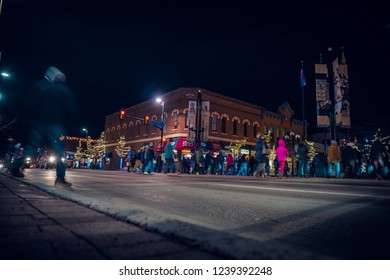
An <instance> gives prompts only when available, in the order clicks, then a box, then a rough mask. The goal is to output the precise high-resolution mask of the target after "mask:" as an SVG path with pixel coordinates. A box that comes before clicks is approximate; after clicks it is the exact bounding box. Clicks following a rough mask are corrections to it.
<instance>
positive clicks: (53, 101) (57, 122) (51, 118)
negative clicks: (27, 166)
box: [28, 67, 75, 187]
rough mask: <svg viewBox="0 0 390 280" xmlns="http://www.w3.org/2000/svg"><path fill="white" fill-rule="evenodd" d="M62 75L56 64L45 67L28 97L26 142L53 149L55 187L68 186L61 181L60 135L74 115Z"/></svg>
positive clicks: (64, 134)
mask: <svg viewBox="0 0 390 280" xmlns="http://www.w3.org/2000/svg"><path fill="white" fill-rule="evenodd" d="M65 82H66V76H65V75H64V73H62V72H61V71H60V70H59V69H57V68H56V67H49V68H48V69H47V71H46V73H45V76H44V79H42V80H40V81H39V82H37V83H36V89H35V91H34V92H33V96H31V100H30V103H29V104H28V105H29V106H30V109H31V112H30V119H29V120H30V121H31V124H32V129H31V133H30V144H31V145H32V147H33V148H34V149H38V148H41V149H44V148H45V147H48V146H49V147H50V148H52V149H54V150H55V151H56V154H57V165H56V180H55V185H56V186H63V187H70V186H71V184H70V183H68V182H67V181H66V180H65V168H66V164H65V162H63V161H62V160H61V159H62V158H66V157H65V147H64V138H63V137H62V136H66V135H67V134H66V133H67V131H69V129H70V128H71V120H72V119H73V118H74V115H75V102H74V97H73V92H72V91H71V90H70V89H69V88H68V87H67V86H66V85H65Z"/></svg>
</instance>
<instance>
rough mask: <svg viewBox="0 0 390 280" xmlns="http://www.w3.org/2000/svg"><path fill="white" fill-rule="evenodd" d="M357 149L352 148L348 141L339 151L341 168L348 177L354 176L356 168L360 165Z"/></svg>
mask: <svg viewBox="0 0 390 280" xmlns="http://www.w3.org/2000/svg"><path fill="white" fill-rule="evenodd" d="M358 153H359V152H358V151H357V150H356V149H354V148H353V143H352V142H348V143H347V145H346V147H345V148H344V149H343V150H342V151H341V161H342V163H343V170H344V172H345V176H346V177H348V178H355V177H356V174H357V168H358V166H359V165H360V159H359V155H358Z"/></svg>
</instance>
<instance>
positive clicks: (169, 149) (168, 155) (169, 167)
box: [164, 139, 176, 174]
mask: <svg viewBox="0 0 390 280" xmlns="http://www.w3.org/2000/svg"><path fill="white" fill-rule="evenodd" d="M173 144H174V142H173V139H169V141H168V144H167V145H166V146H165V151H164V152H165V169H164V174H167V173H168V172H171V173H175V172H176V167H175V161H174V158H173V156H174V154H173V146H172V145H173Z"/></svg>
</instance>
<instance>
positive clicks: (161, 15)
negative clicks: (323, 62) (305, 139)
mask: <svg viewBox="0 0 390 280" xmlns="http://www.w3.org/2000/svg"><path fill="white" fill-rule="evenodd" d="M230 2H231V1H223V2H222V1H204V2H203V1H178V2H175V3H174V2H169V1H124V0H123V1H115V0H112V1H96V0H95V1H89V0H50V1H48V0H42V1H33V0H3V8H2V13H1V15H0V32H1V33H0V51H1V52H2V60H1V62H0V70H2V71H4V70H6V71H8V72H10V73H11V74H12V78H11V79H7V80H5V79H1V80H0V83H1V84H0V87H1V88H2V91H3V95H4V98H3V99H2V101H1V102H2V103H1V106H2V107H3V110H5V112H6V114H7V116H8V117H9V118H12V117H13V116H16V115H18V116H19V124H18V125H17V126H16V127H15V128H17V131H15V132H13V131H10V132H5V133H2V137H4V135H5V134H12V133H15V134H16V133H19V134H24V133H27V128H26V127H24V125H23V118H24V115H23V111H24V106H26V104H25V102H23V100H25V97H26V95H27V94H29V92H30V91H31V88H32V87H33V85H34V83H35V82H36V81H38V80H40V79H42V77H43V74H44V72H45V70H46V69H47V68H48V67H49V66H56V67H58V68H59V69H61V70H62V71H63V72H64V73H65V74H66V75H67V78H68V85H69V87H70V88H71V89H72V90H73V92H74V93H75V95H76V99H77V107H78V111H77V112H78V113H77V116H76V119H77V121H76V122H75V123H74V131H73V132H71V133H72V134H73V135H75V136H83V135H84V134H83V132H82V131H81V129H82V128H83V127H87V128H88V129H89V133H90V134H91V135H92V136H93V137H98V136H99V134H100V132H101V131H102V130H103V129H104V117H105V116H106V115H108V114H112V113H114V112H117V111H118V110H119V109H120V108H121V107H129V106H131V105H133V104H137V103H139V102H141V101H143V100H146V99H148V98H152V97H153V96H155V94H156V92H168V91H171V90H174V89H176V88H179V87H201V88H205V89H208V90H211V91H215V92H218V93H221V94H224V95H227V96H230V97H236V98H239V99H241V100H244V101H247V102H251V103H254V104H257V105H260V106H264V107H265V108H266V109H268V110H271V111H275V112H276V111H277V108H278V106H279V105H281V104H282V103H283V102H285V101H288V102H290V104H291V105H292V107H293V109H294V110H295V112H296V117H297V118H300V117H301V116H302V98H301V87H300V83H299V72H300V68H301V60H303V61H304V72H305V76H306V81H307V86H306V87H305V95H306V98H305V105H306V108H305V114H306V117H307V119H308V120H309V122H310V124H311V126H312V127H315V126H316V121H315V114H316V112H315V80H314V64H315V63H319V57H320V53H322V54H324V56H325V55H326V53H327V49H328V47H332V48H333V50H334V55H338V54H340V51H341V47H342V46H343V47H344V50H345V55H346V58H347V63H348V65H349V81H350V103H351V114H352V125H353V124H354V122H356V121H360V120H363V119H366V118H368V117H369V118H371V116H373V117H374V116H385V115H386V114H387V115H389V113H388V111H389V109H388V107H389V106H388V102H384V99H385V98H386V99H388V96H389V95H390V92H389V86H388V80H389V77H390V75H389V74H390V71H389V65H390V56H389V51H390V28H389V24H390V19H389V15H390V13H389V10H388V9H387V7H386V5H385V2H386V1H381V2H382V4H376V5H375V6H374V5H373V4H372V3H374V2H372V1H371V2H369V4H370V5H372V6H368V5H367V4H366V5H360V4H356V3H355V2H353V4H348V3H347V2H348V1H337V2H336V1H334V2H333V1H311V3H303V2H297V1H289V2H292V4H287V5H286V4H282V2H279V1H272V2H275V4H263V3H262V2H263V1H234V2H233V3H234V4H232V3H230ZM256 2H258V3H256ZM314 2H315V3H314ZM320 2H321V4H319V3H320Z"/></svg>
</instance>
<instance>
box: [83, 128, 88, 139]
mask: <svg viewBox="0 0 390 280" xmlns="http://www.w3.org/2000/svg"><path fill="white" fill-rule="evenodd" d="M83 131H85V138H88V129H87V128H83Z"/></svg>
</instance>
